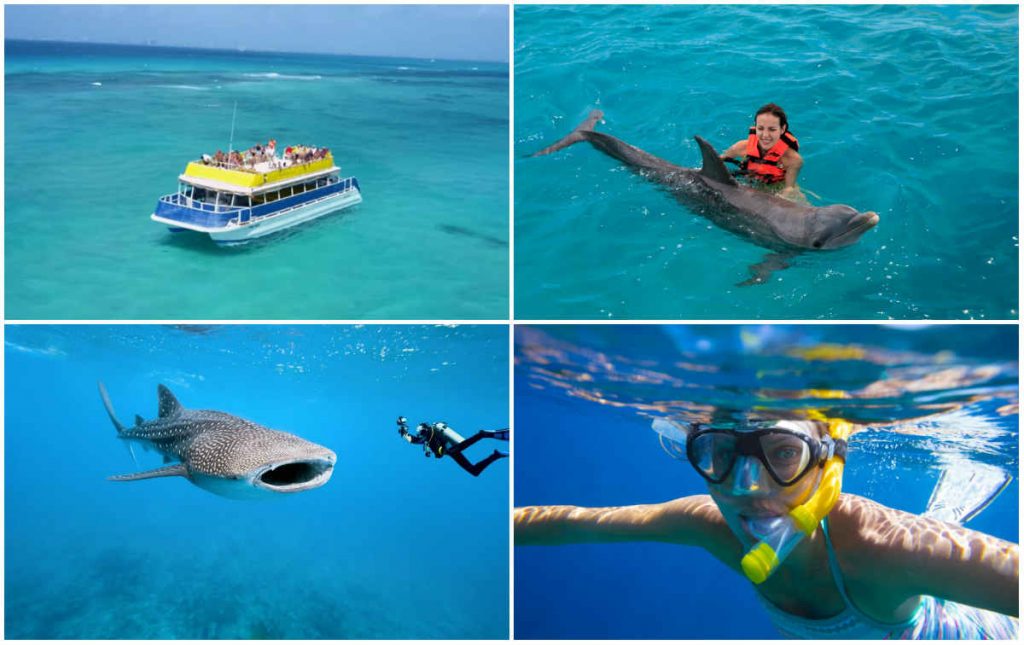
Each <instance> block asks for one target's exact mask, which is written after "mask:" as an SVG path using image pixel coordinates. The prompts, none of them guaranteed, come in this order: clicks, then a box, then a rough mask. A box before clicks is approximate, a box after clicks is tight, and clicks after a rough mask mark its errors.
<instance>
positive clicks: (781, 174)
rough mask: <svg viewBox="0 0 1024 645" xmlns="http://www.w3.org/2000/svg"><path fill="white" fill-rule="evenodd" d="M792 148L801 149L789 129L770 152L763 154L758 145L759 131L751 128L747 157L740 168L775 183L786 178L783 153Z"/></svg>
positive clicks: (757, 178)
mask: <svg viewBox="0 0 1024 645" xmlns="http://www.w3.org/2000/svg"><path fill="white" fill-rule="evenodd" d="M790 148H792V149H793V151H794V152H795V151H798V150H800V144H799V143H798V142H797V140H796V137H794V136H793V135H792V134H791V133H790V132H789V130H786V131H785V132H783V133H782V136H781V137H779V140H778V141H776V142H775V145H774V146H772V147H771V149H770V150H768V152H766V153H764V156H763V157H762V156H761V150H760V149H759V148H758V147H757V132H756V131H755V129H754V128H750V136H749V137H747V150H746V155H747V158H746V159H745V160H744V161H743V164H742V165H741V166H740V170H742V171H743V173H744V174H745V175H747V176H749V177H750V178H752V179H755V180H757V181H761V182H764V183H766V184H775V183H778V182H780V181H782V180H784V179H785V178H786V171H785V169H784V168H783V167H782V161H781V160H782V155H783V154H785V152H786V150H789V149H790Z"/></svg>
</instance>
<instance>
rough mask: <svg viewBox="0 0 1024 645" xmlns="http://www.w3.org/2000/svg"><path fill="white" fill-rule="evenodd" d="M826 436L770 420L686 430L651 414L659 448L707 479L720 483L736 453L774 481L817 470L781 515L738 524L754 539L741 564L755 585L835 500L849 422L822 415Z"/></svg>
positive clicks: (789, 481)
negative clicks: (814, 482)
mask: <svg viewBox="0 0 1024 645" xmlns="http://www.w3.org/2000/svg"><path fill="white" fill-rule="evenodd" d="M818 416H819V417H820V418H819V419H817V420H821V421H825V422H826V423H827V424H828V435H827V436H826V437H825V438H823V439H822V440H821V441H816V440H814V439H812V438H811V437H808V436H806V435H804V434H803V433H800V432H796V431H793V430H789V429H786V428H785V427H784V426H783V427H779V426H780V425H782V424H784V423H785V422H780V423H773V424H771V425H769V426H766V427H763V428H759V429H756V430H753V431H750V432H736V431H735V430H734V429H732V427H730V428H728V429H726V428H723V427H717V428H716V427H715V426H713V425H712V426H704V425H693V426H690V427H689V429H685V428H684V427H682V426H680V425H678V424H675V423H673V422H672V421H669V420H667V419H655V420H654V422H653V423H652V424H651V427H652V428H653V429H654V431H655V432H657V433H658V435H659V437H658V439H659V441H660V442H661V447H662V448H663V449H664V450H665V452H667V453H668V454H669V455H671V456H672V457H675V458H676V459H680V460H683V459H685V460H686V461H688V462H690V464H692V465H693V467H694V469H696V470H697V472H698V473H699V474H700V475H701V476H702V477H704V479H706V480H708V481H709V482H711V483H715V484H720V483H722V482H723V481H725V479H726V478H727V477H728V476H729V474H730V472H732V469H733V466H734V465H735V463H736V460H737V457H739V456H741V455H742V456H749V457H757V458H758V459H759V460H760V461H761V463H762V464H763V465H764V467H765V470H767V471H768V474H769V476H771V478H772V479H773V480H774V481H775V482H776V483H777V484H779V485H780V486H792V485H794V484H795V483H797V482H798V481H799V480H800V479H801V478H803V477H804V476H805V475H806V474H807V473H808V472H810V471H811V470H812V469H813V468H814V467H816V466H819V467H821V468H822V469H823V472H822V476H821V482H820V483H819V484H818V489H817V490H816V491H815V492H814V493H813V494H812V495H811V497H810V498H809V499H808V500H807V501H806V502H804V503H803V504H800V505H799V506H797V507H796V508H793V509H792V510H790V511H789V513H788V514H786V515H781V516H777V517H767V518H751V519H749V520H747V521H746V522H745V526H744V528H746V529H747V531H748V532H749V533H750V534H751V535H753V536H755V537H756V538H758V539H759V542H758V543H757V544H756V545H754V547H753V548H752V549H750V550H749V551H748V552H747V554H746V555H745V556H743V560H742V561H741V563H740V564H741V566H742V568H743V573H744V574H746V576H747V578H749V579H750V581H751V582H753V583H754V584H761V583H762V582H764V581H765V580H767V579H768V576H770V575H771V574H772V573H774V572H775V570H776V569H777V568H778V566H779V564H781V563H782V561H783V560H785V559H786V557H787V556H788V555H789V554H790V553H791V552H792V551H793V548H794V547H796V545H797V544H799V543H800V540H802V539H803V538H804V537H805V536H808V535H811V534H812V533H814V530H815V528H817V526H818V524H820V523H821V520H822V519H823V518H824V517H825V516H826V515H828V513H829V511H831V510H832V507H833V506H835V503H836V501H837V500H838V499H839V492H840V488H841V486H842V477H843V466H844V465H845V463H846V441H847V439H848V438H849V436H850V434H851V431H852V430H853V426H852V425H851V424H850V423H849V422H847V421H843V420H841V419H825V418H824V417H821V416H820V415H818Z"/></svg>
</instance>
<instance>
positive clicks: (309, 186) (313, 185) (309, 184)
mask: <svg viewBox="0 0 1024 645" xmlns="http://www.w3.org/2000/svg"><path fill="white" fill-rule="evenodd" d="M306 190H316V182H315V181H310V182H307V183H306Z"/></svg>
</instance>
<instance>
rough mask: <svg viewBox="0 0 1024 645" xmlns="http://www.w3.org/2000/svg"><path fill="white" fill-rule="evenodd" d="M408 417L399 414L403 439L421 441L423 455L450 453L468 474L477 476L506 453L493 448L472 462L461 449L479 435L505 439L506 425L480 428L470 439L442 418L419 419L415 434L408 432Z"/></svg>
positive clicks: (476, 439) (479, 437)
mask: <svg viewBox="0 0 1024 645" xmlns="http://www.w3.org/2000/svg"><path fill="white" fill-rule="evenodd" d="M407 424H408V420H407V419H406V418H405V417H398V434H400V435H401V436H402V438H403V439H405V440H406V441H408V442H409V443H413V444H423V455H424V456H425V457H430V456H431V455H433V456H434V457H437V458H438V459H440V458H441V457H444V456H446V455H447V456H449V457H451V458H452V459H454V460H455V463H457V464H458V465H460V466H462V469H463V470H465V471H466V472H467V473H469V474H470V475H473V476H474V477H476V476H477V475H479V474H480V473H482V472H483V471H484V468H487V467H488V466H490V465H491V464H492V463H494V462H495V461H497V460H499V459H501V458H503V457H508V453H507V452H501V451H499V450H495V451H494V452H492V453H491V454H489V455H487V456H486V457H484V458H483V459H481V460H480V461H478V462H477V463H475V464H474V463H471V462H470V461H469V460H468V459H466V457H465V455H463V454H462V451H463V450H465V449H466V448H469V447H470V446H472V445H473V444H475V443H476V442H477V441H480V440H481V439H497V440H499V441H508V428H502V429H501V430H480V431H478V432H477V433H476V434H475V435H473V436H472V437H470V438H469V439H463V438H462V437H461V436H460V435H459V434H458V433H457V432H455V431H454V430H452V429H451V428H449V427H448V424H446V423H445V422H444V421H438V422H436V423H421V424H419V425H418V426H417V427H416V434H413V433H411V432H409V426H408V425H407Z"/></svg>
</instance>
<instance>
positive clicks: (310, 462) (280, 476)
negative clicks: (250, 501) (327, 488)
mask: <svg viewBox="0 0 1024 645" xmlns="http://www.w3.org/2000/svg"><path fill="white" fill-rule="evenodd" d="M333 472H334V463H333V462H331V461H328V460H326V459H307V460H301V461H289V462H287V463H283V464H277V465H275V466H271V467H270V468H267V469H266V470H264V471H263V472H262V473H260V475H259V476H258V477H257V478H256V481H255V482H254V483H255V484H256V485H257V486H258V487H260V488H266V489H268V490H272V491H276V492H279V493H297V492H299V491H303V490H309V489H310V488H316V487H318V486H323V485H324V484H325V483H327V480H328V479H330V478H331V474H332V473H333Z"/></svg>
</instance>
